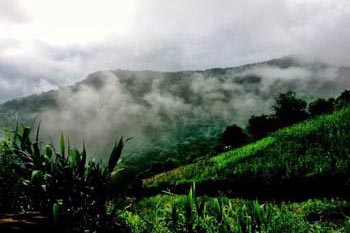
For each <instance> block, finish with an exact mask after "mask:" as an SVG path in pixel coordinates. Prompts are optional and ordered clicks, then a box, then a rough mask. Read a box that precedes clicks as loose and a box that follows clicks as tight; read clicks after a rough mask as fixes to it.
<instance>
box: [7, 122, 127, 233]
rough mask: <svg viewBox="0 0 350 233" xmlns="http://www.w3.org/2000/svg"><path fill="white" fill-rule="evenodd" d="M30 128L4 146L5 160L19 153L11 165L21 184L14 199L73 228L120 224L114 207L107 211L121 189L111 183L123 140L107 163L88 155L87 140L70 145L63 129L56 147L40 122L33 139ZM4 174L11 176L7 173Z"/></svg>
mask: <svg viewBox="0 0 350 233" xmlns="http://www.w3.org/2000/svg"><path fill="white" fill-rule="evenodd" d="M30 134H31V129H30V128H28V127H24V126H21V127H19V128H17V129H16V131H15V132H14V134H13V138H12V140H7V141H6V140H5V141H3V145H2V148H3V150H2V151H1V159H2V160H4V158H8V157H12V158H15V161H12V164H11V165H12V167H13V169H14V170H15V171H16V173H17V176H16V181H15V182H14V183H15V184H16V185H18V186H19V187H18V190H20V192H17V193H16V196H17V197H16V198H15V200H21V205H22V206H21V208H22V209H23V210H36V211H40V212H41V213H42V214H44V215H47V216H49V217H50V218H51V219H52V220H53V221H54V222H55V223H56V224H58V225H62V226H64V227H65V229H66V230H67V231H70V232H82V231H84V230H90V231H95V232H109V231H112V230H115V229H116V228H117V225H116V222H115V215H114V214H115V210H110V211H107V203H108V202H109V201H111V200H113V199H114V198H116V197H117V195H118V192H115V190H113V192H112V188H113V185H115V183H114V182H115V180H116V178H117V176H118V173H119V171H120V169H118V168H117V163H118V160H119V158H120V156H121V153H122V150H123V146H124V140H123V139H122V138H121V139H120V140H119V142H118V143H117V144H115V146H114V148H113V151H112V153H111V155H110V157H109V162H108V166H103V165H102V164H101V163H100V162H96V161H94V160H90V161H88V160H87V153H86V150H85V146H84V147H83V150H82V151H79V150H78V149H76V148H73V147H71V146H70V145H69V144H68V145H66V144H65V140H64V137H63V135H62V136H61V140H60V146H59V147H60V150H59V151H57V150H56V148H55V147H54V146H53V145H52V144H50V145H47V146H46V147H42V146H41V144H40V142H39V139H38V138H39V127H38V130H37V132H36V138H35V140H34V141H31V138H30ZM2 179H5V180H7V181H8V182H9V180H8V177H7V176H6V177H3V176H2Z"/></svg>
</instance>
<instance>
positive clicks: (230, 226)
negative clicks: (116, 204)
mask: <svg viewBox="0 0 350 233" xmlns="http://www.w3.org/2000/svg"><path fill="white" fill-rule="evenodd" d="M193 198H194V199H197V201H195V200H194V199H193ZM189 200H192V201H189ZM197 202H198V203H200V204H202V203H204V204H202V205H201V207H200V206H198V205H197V204H196V203H197ZM200 204H199V205H200ZM349 210H350V203H349V202H347V201H343V200H334V199H330V200H328V199H322V200H319V199H309V200H307V201H304V202H298V203H292V202H282V203H274V202H264V203H262V202H260V203H259V202H258V201H250V200H243V199H229V198H226V197H217V198H207V197H200V198H199V197H197V198H196V197H193V195H192V199H189V195H187V196H186V195H168V194H163V195H157V196H154V197H150V198H145V199H142V200H140V201H138V202H136V203H135V204H133V205H130V206H129V208H128V209H126V210H124V211H121V212H119V217H120V218H121V219H123V220H124V221H125V223H126V225H128V226H130V227H131V229H133V232H247V233H248V232H348V231H349V230H350V228H349V218H348V217H346V214H349Z"/></svg>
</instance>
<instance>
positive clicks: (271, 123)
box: [247, 115, 277, 139]
mask: <svg viewBox="0 0 350 233" xmlns="http://www.w3.org/2000/svg"><path fill="white" fill-rule="evenodd" d="M275 122H276V120H275V119H274V118H273V117H271V116H268V115H260V116H254V115H253V116H251V117H250V118H249V121H248V125H247V130H248V132H249V134H250V135H251V136H252V137H253V139H259V138H262V137H265V136H266V135H268V134H269V133H271V132H273V131H275V130H276V129H277V128H276V123H275Z"/></svg>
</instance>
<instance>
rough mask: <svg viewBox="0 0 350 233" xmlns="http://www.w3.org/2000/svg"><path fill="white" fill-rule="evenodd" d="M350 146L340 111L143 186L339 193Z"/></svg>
mask: <svg viewBox="0 0 350 233" xmlns="http://www.w3.org/2000/svg"><path fill="white" fill-rule="evenodd" d="M349 141H350V110H342V111H339V112H336V113H334V114H331V115H327V116H321V117H319V118H316V119H312V120H308V121H306V122H303V123H300V124H296V125H294V126H291V127H288V128H284V129H282V130H279V131H277V132H275V133H273V134H272V135H271V136H269V137H267V138H264V139H262V140H260V141H257V142H255V143H252V144H249V145H247V146H244V147H241V148H238V149H235V150H231V151H229V152H226V153H223V154H220V155H218V156H215V157H213V158H211V159H209V160H207V161H200V162H197V163H194V164H190V165H187V166H184V167H179V168H177V169H175V170H172V171H169V172H166V173H161V174H158V175H156V176H154V177H151V178H149V179H145V180H144V186H146V187H148V188H151V187H153V188H154V187H156V188H158V189H162V188H174V187H176V186H179V187H181V186H183V185H186V184H190V183H191V182H192V181H195V182H196V183H197V184H198V185H200V186H201V187H202V190H203V191H204V192H209V193H210V192H211V191H212V190H215V189H216V188H217V189H218V190H220V189H221V190H224V191H233V192H245V193H249V192H250V191H257V190H260V192H271V193H275V194H276V193H278V192H290V191H292V190H293V192H299V191H300V192H301V193H307V192H309V191H310V192H312V193H314V194H316V193H317V194H320V195H321V194H322V193H325V192H326V193H327V192H328V191H329V192H337V191H339V190H343V189H347V188H348V182H349V174H350V153H349V152H350V144H349ZM187 187H188V186H187ZM298 190H299V191H298ZM271 193H270V194H271Z"/></svg>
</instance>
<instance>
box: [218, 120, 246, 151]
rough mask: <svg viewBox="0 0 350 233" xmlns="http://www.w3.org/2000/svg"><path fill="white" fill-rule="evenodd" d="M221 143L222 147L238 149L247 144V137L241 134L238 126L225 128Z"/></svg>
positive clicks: (241, 131)
mask: <svg viewBox="0 0 350 233" xmlns="http://www.w3.org/2000/svg"><path fill="white" fill-rule="evenodd" d="M221 142H222V144H223V146H224V147H231V148H235V147H239V146H241V145H243V144H245V143H247V142H248V136H247V135H246V134H245V133H244V132H243V129H242V128H241V127H239V126H238V125H235V124H234V125H231V126H228V127H226V129H225V131H224V133H223V134H222V136H221Z"/></svg>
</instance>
